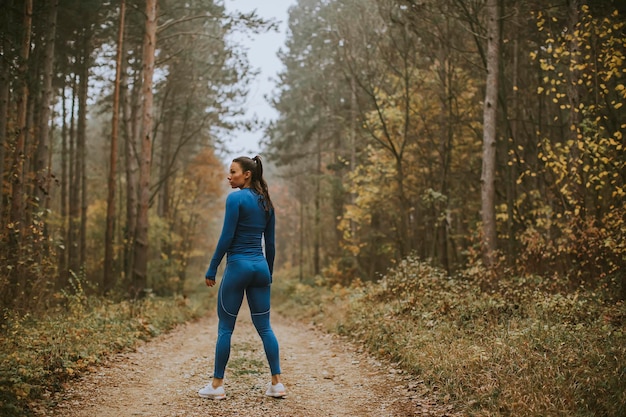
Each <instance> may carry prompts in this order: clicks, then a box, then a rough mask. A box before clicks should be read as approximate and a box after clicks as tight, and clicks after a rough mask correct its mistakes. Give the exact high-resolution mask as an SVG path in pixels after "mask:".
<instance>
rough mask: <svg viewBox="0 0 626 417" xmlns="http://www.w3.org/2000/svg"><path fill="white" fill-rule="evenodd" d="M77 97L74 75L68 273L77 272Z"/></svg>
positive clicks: (70, 135) (76, 83) (70, 152)
mask: <svg viewBox="0 0 626 417" xmlns="http://www.w3.org/2000/svg"><path fill="white" fill-rule="evenodd" d="M77 97H78V75H77V74H74V80H73V82H72V110H71V112H70V134H69V139H70V146H69V148H70V149H69V154H68V162H69V173H68V181H69V183H68V188H69V196H68V209H69V210H68V222H69V227H68V232H67V248H68V252H67V260H68V262H67V267H68V270H69V271H73V272H78V268H79V261H78V232H77V219H78V210H79V205H78V201H79V200H78V196H79V194H78V175H77V172H78V169H77V165H78V161H77V159H78V158H77V157H76V100H77Z"/></svg>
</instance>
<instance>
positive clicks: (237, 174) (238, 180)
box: [228, 162, 252, 188]
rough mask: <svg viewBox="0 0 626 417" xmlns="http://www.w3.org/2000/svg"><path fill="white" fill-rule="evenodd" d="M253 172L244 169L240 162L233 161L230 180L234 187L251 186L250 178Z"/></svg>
mask: <svg viewBox="0 0 626 417" xmlns="http://www.w3.org/2000/svg"><path fill="white" fill-rule="evenodd" d="M251 177H252V173H251V172H250V171H245V172H244V171H243V169H242V168H241V165H240V164H239V162H233V163H231V164H230V171H229V175H228V182H229V183H230V186H231V187H232V188H247V187H249V186H250V178H251Z"/></svg>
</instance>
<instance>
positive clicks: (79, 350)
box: [0, 282, 208, 416]
mask: <svg viewBox="0 0 626 417" xmlns="http://www.w3.org/2000/svg"><path fill="white" fill-rule="evenodd" d="M74 288H75V289H76V291H75V292H73V293H71V294H69V293H64V294H57V297H59V298H60V301H61V303H60V304H61V305H62V307H59V308H58V309H57V310H56V311H53V312H52V313H50V314H49V315H48V316H46V317H36V316H32V315H26V316H18V315H16V314H13V313H10V312H5V314H4V322H3V325H2V328H1V329H0V332H1V333H2V335H3V337H2V338H1V339H0V404H1V405H0V415H11V416H25V415H29V414H30V411H29V409H30V407H31V405H32V404H33V402H34V401H38V400H41V399H42V398H45V397H47V396H48V394H49V393H50V392H54V391H57V390H59V389H60V388H61V387H62V384H63V382H65V381H67V380H69V379H71V378H74V377H76V376H78V375H80V374H81V373H83V372H86V371H89V370H90V369H92V368H93V366H94V365H97V364H99V363H100V362H101V361H102V360H103V359H104V358H105V357H106V356H108V355H111V354H113V353H117V352H121V351H124V350H127V349H132V348H133V347H134V346H135V345H136V343H137V342H138V341H140V340H147V339H149V338H151V337H154V336H156V335H158V334H160V333H162V332H164V331H167V330H168V329H171V328H172V327H174V326H175V325H176V324H178V323H181V322H184V321H187V320H190V319H192V318H195V317H198V316H199V315H201V314H203V313H204V312H205V311H206V300H207V298H208V297H203V298H204V299H205V301H204V304H203V303H202V302H200V301H199V300H196V299H194V298H183V297H176V298H146V299H143V300H140V301H123V302H118V303H114V302H112V301H108V300H105V299H102V298H95V297H87V296H85V294H84V292H82V290H81V288H82V287H81V285H80V283H79V282H78V283H75V285H74Z"/></svg>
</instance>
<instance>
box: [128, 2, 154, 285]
mask: <svg viewBox="0 0 626 417" xmlns="http://www.w3.org/2000/svg"><path fill="white" fill-rule="evenodd" d="M145 28H146V29H145V35H144V43H143V72H142V74H143V80H142V89H143V91H142V98H143V108H142V126H141V154H140V157H139V161H140V162H139V189H138V192H139V205H138V210H137V230H136V235H135V251H134V267H133V292H134V296H135V297H137V296H139V297H141V296H143V295H144V290H145V289H146V285H147V279H148V255H149V253H148V248H149V247H148V228H149V218H148V209H149V207H150V168H151V166H152V140H153V135H154V133H153V130H152V129H153V125H152V117H153V114H152V111H153V92H152V87H153V86H152V78H153V75H154V63H155V55H154V54H155V49H156V30H157V0H146V22H145Z"/></svg>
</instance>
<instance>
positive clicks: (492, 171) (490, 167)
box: [480, 0, 500, 266]
mask: <svg viewBox="0 0 626 417" xmlns="http://www.w3.org/2000/svg"><path fill="white" fill-rule="evenodd" d="M486 7H487V16H488V23H487V81H486V88H485V104H484V111H483V114H484V116H483V168H482V174H481V178H480V183H481V219H482V224H483V225H482V230H483V237H482V239H483V242H482V248H483V249H482V251H483V261H484V263H485V265H487V266H492V265H493V264H494V262H495V256H496V250H497V232H496V215H495V179H496V141H497V125H498V117H497V116H498V112H497V110H498V80H499V77H500V8H499V4H498V0H487V6H486Z"/></svg>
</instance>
